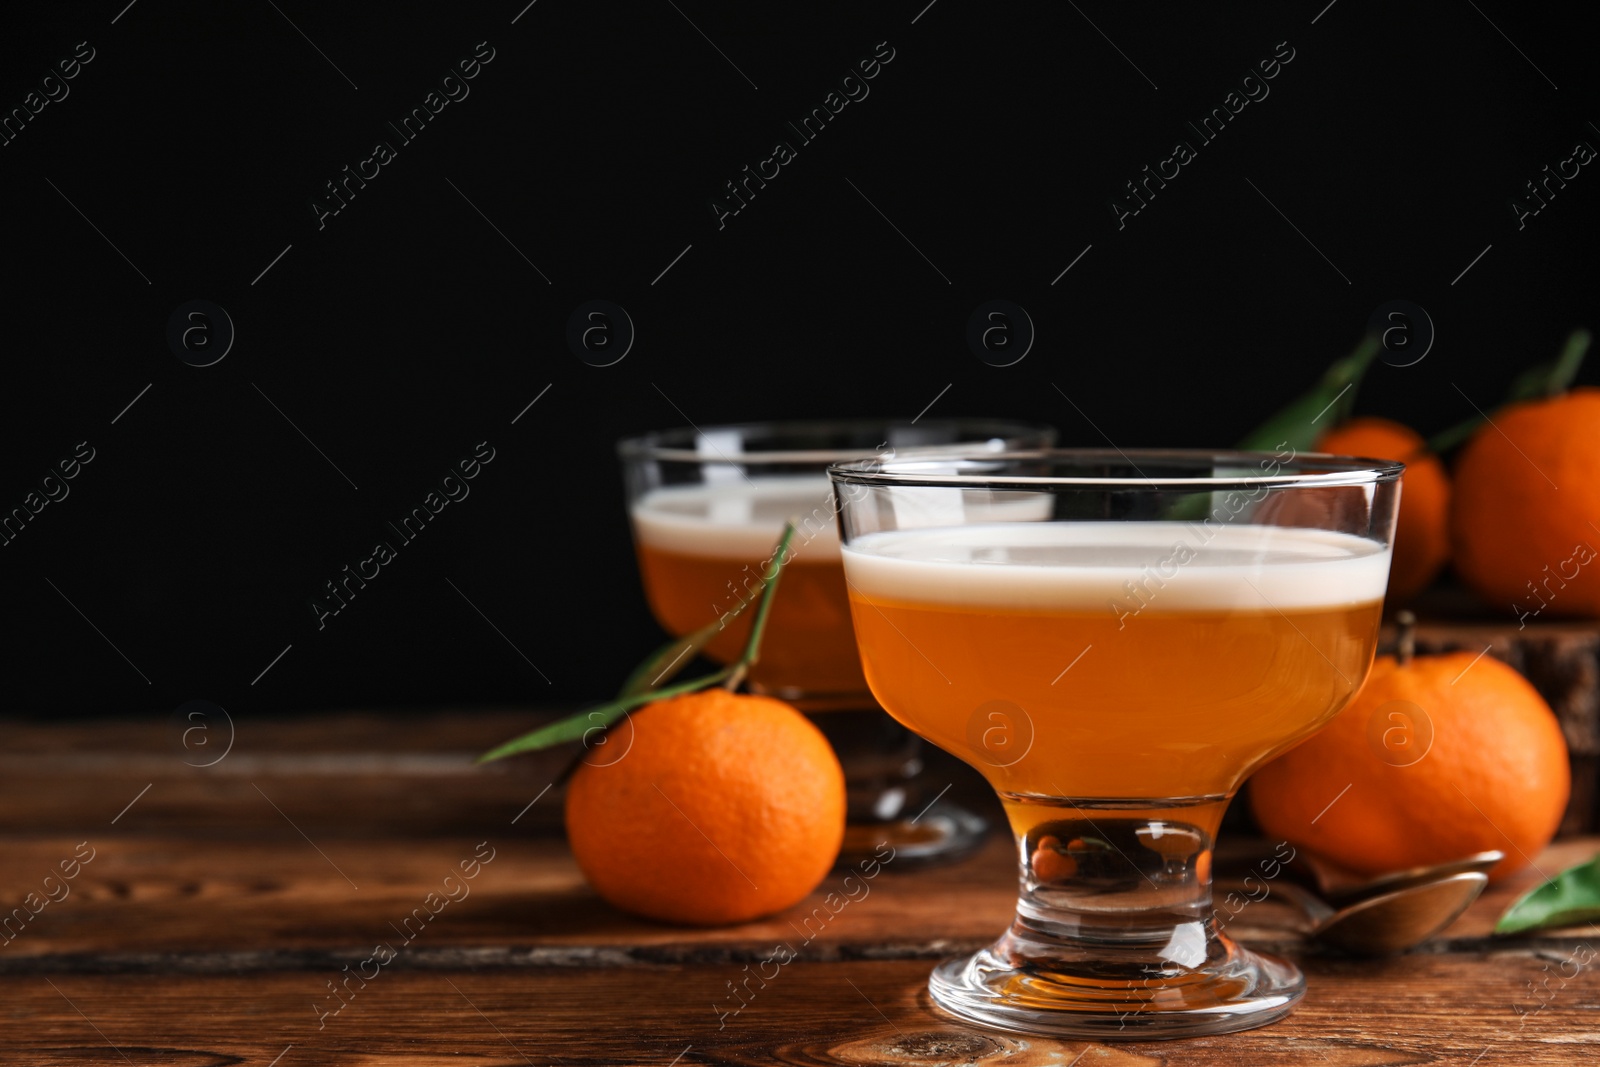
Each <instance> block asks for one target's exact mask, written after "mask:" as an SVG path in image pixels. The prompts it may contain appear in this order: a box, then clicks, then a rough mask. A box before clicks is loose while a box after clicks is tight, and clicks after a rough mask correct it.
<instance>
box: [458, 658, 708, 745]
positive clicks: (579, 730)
mask: <svg viewBox="0 0 1600 1067" xmlns="http://www.w3.org/2000/svg"><path fill="white" fill-rule="evenodd" d="M731 674H733V668H732V667H724V668H722V670H720V671H717V672H716V673H715V674H708V675H706V676H705V677H704V678H695V679H693V680H691V681H687V682H679V683H678V684H677V685H669V686H665V687H663V688H661V689H647V690H644V691H641V692H638V693H634V694H632V695H630V696H625V697H618V698H617V699H616V700H612V701H609V702H607V703H605V704H601V705H598V706H597V707H593V708H590V709H588V710H587V711H580V712H578V713H577V714H574V715H568V716H567V717H566V718H564V719H557V720H556V721H555V722H553V723H549V724H548V725H545V726H541V727H539V728H538V729H537V730H530V731H528V732H527V733H525V734H523V735H521V736H520V737H514V738H512V739H511V740H510V741H507V742H506V743H505V744H503V745H500V746H499V747H497V748H492V749H490V750H489V751H488V752H485V753H484V754H483V755H481V756H479V757H478V758H477V760H476V762H478V763H489V762H491V761H493V760H497V759H504V758H505V757H507V756H515V755H517V754H518V753H520V752H535V751H538V750H539V749H541V748H550V747H552V746H554V745H563V744H566V743H567V742H569V741H581V740H583V739H584V738H585V737H587V736H588V735H589V733H590V732H591V731H594V730H603V729H605V728H606V727H607V726H610V725H611V724H612V723H614V722H616V721H617V720H618V719H621V718H622V717H623V716H624V715H626V714H627V713H628V712H630V711H632V710H633V709H634V708H638V707H643V706H644V705H646V704H649V703H652V702H654V701H657V700H665V699H666V698H667V697H675V696H679V695H681V694H683V693H692V692H694V691H695V690H697V689H706V688H709V687H710V686H713V685H716V684H717V683H719V682H722V681H725V680H726V679H727V678H728V677H729V676H730V675H731Z"/></svg>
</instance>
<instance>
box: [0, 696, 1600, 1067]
mask: <svg viewBox="0 0 1600 1067" xmlns="http://www.w3.org/2000/svg"><path fill="white" fill-rule="evenodd" d="M525 719H526V715H524V714H519V713H517V712H514V711H510V712H504V713H495V714H486V713H474V714H473V715H471V716H466V715H459V716H457V715H450V714H447V713H441V714H436V715H431V716H420V717H419V716H399V715H395V716H383V715H337V716H327V717H321V718H318V719H315V720H307V721H300V722H283V723H272V724H260V725H249V724H236V725H237V727H238V736H237V738H236V744H235V747H234V749H233V750H232V751H230V753H229V755H228V756H227V757H226V758H224V759H223V760H221V761H220V762H218V763H217V764H216V765H215V766H212V767H209V768H195V767H192V766H188V765H186V763H185V762H184V760H185V759H186V758H188V759H193V758H194V757H193V753H192V752H188V751H186V750H185V749H183V747H182V746H181V745H175V744H173V743H172V739H171V737H170V736H169V734H168V732H167V731H166V729H165V727H164V726H162V725H159V724H158V726H154V727H148V728H144V727H137V726H130V725H128V724H126V723H123V724H120V725H116V724H109V723H106V724H92V723H91V724H77V725H71V726H51V725H45V724H29V723H25V722H19V723H13V724H11V725H12V729H11V730H10V731H8V735H7V736H8V737H9V738H11V744H10V745H9V746H8V750H7V752H6V754H5V755H4V756H3V757H0V843H3V853H0V855H3V860H0V908H6V909H16V908H21V909H22V918H20V919H19V918H17V917H16V912H15V911H12V912H11V914H12V916H13V918H12V920H11V923H10V925H9V926H8V927H7V928H6V931H7V935H8V936H7V937H6V938H5V939H0V994H3V996H0V1005H3V1006H0V1013H3V1018H4V1022H5V1025H4V1027H3V1028H0V1063H4V1064H7V1065H9V1064H22V1065H47V1064H48V1065H68V1064H70V1065H81V1064H122V1063H125V1064H129V1065H138V1067H145V1065H147V1064H166V1065H185V1067H187V1065H219V1067H220V1065H224V1064H253V1065H261V1067H268V1065H272V1064H274V1063H276V1064H277V1065H278V1067H301V1065H314V1064H358V1065H411V1064H440V1063H465V1064H481V1065H506V1064H540V1065H544V1064H569V1063H576V1064H613V1063H615V1064H657V1065H663V1067H666V1065H671V1064H673V1063H681V1064H691V1063H720V1064H757V1063H786V1064H990V1063H995V1064H998V1063H1005V1064H1015V1065H1023V1064H1034V1063H1053V1064H1062V1065H1066V1064H1071V1063H1074V1062H1076V1063H1079V1064H1190V1063H1194V1064H1200V1063H1208V1064H1259V1063H1263V1062H1267V1061H1269V1060H1271V1061H1273V1062H1280V1063H1285V1064H1299V1063H1305V1064H1323V1063H1333V1064H1411V1063H1460V1064H1469V1063H1474V1062H1476V1063H1479V1064H1495V1063H1504V1064H1555V1063H1582V1062H1593V1059H1594V1054H1595V1050H1596V1048H1597V1046H1600V978H1597V977H1596V975H1595V973H1594V970H1595V966H1594V964H1593V963H1592V962H1590V963H1589V964H1587V965H1585V966H1582V967H1578V966H1577V965H1576V964H1575V963H1573V962H1567V961H1573V960H1574V959H1589V958H1590V957H1591V956H1592V955H1593V952H1594V950H1595V949H1600V927H1594V926H1590V927H1583V928H1579V929H1572V930H1565V931H1557V932H1552V933H1547V934H1542V935H1537V936H1532V937H1521V938H1516V939H1505V940H1502V939H1495V938H1492V937H1491V936H1490V935H1489V931H1490V929H1491V927H1492V925H1493V922H1494V919H1495V918H1496V916H1498V914H1499V913H1500V911H1501V910H1502V909H1503V908H1504V907H1505V905H1506V904H1507V902H1508V901H1509V900H1511V899H1512V898H1514V896H1515V895H1516V894H1518V893H1519V892H1521V891H1522V890H1524V889H1525V888H1527V887H1528V886H1529V885H1531V884H1534V883H1535V882H1536V881H1537V878H1538V875H1537V874H1536V873H1534V872H1532V871H1528V872H1525V873H1524V874H1523V875H1520V876H1518V877H1516V878H1514V879H1512V880H1510V881H1508V882H1507V883H1506V884H1503V885H1498V886H1495V887H1493V888H1492V889H1491V890H1490V891H1489V892H1488V893H1487V894H1486V895H1485V896H1484V898H1483V899H1481V900H1480V901H1479V902H1478V903H1477V904H1476V905H1474V907H1473V909H1472V910H1471V911H1469V913H1468V914H1467V915H1466V916H1464V917H1463V918H1462V919H1461V920H1460V921H1459V922H1458V923H1457V924H1456V925H1455V926H1454V927H1453V928H1452V929H1451V930H1449V931H1447V933H1446V934H1445V935H1444V937H1442V938H1441V939H1439V940H1437V941H1435V942H1433V943H1432V944H1430V945H1428V946H1425V947H1424V948H1423V949H1420V950H1418V951H1416V952H1413V953H1411V954H1409V955H1406V956H1402V957H1399V958H1396V959H1391V960H1385V961H1364V960H1350V959H1345V958H1341V957H1338V956H1335V955H1332V954H1328V953H1324V952H1322V951H1320V950H1317V949H1315V948H1313V947H1309V946H1307V945H1306V944H1305V943H1304V942H1303V941H1302V940H1301V938H1300V936H1299V934H1298V932H1297V920H1296V918H1295V916H1294V914H1293V913H1292V912H1291V911H1289V910H1288V909H1286V908H1282V907H1280V906H1279V904H1278V902H1277V900H1276V899H1275V898H1273V897H1271V896H1269V897H1268V898H1267V899H1266V900H1263V901H1261V902H1259V903H1255V904H1251V905H1249V906H1248V907H1247V908H1246V909H1245V910H1244V911H1243V912H1241V913H1240V914H1239V916H1238V917H1237V918H1236V919H1235V920H1234V921H1233V923H1232V924H1231V926H1230V931H1231V932H1232V933H1234V934H1235V935H1236V936H1239V937H1240V938H1241V939H1243V940H1245V941H1246V942H1248V943H1250V944H1252V945H1256V946H1260V947H1265V948H1269V949H1272V950H1275V951H1281V952H1285V953H1287V954H1289V955H1291V956H1293V957H1294V958H1296V959H1297V960H1298V961H1299V962H1300V963H1301V965H1302V966H1303V967H1304V968H1305V970H1306V971H1307V974H1308V976H1309V979H1310V991H1309V993H1308V994H1307V996H1306V998H1305V1000H1304V1001H1303V1002H1302V1005H1301V1007H1300V1008H1299V1009H1298V1010H1297V1011H1296V1012H1295V1013H1294V1014H1293V1015H1292V1016H1290V1018H1289V1019H1288V1020H1286V1021H1284V1022H1283V1023H1280V1024H1278V1025H1276V1026H1273V1027H1269V1028H1266V1029H1263V1030H1259V1031H1254V1032H1251V1033H1247V1034H1240V1035H1230V1036H1227V1037H1219V1038H1214V1039H1204V1040H1193V1041H1181V1042H1168V1043H1132V1044H1124V1043H1103V1044H1102V1043H1096V1044H1089V1043H1084V1042H1055V1041H1048V1040H1040V1039H1036V1038H1020V1037H1016V1036H1007V1035H1004V1034H1001V1033H998V1032H992V1031H987V1030H983V1029H979V1028H975V1027H970V1026H967V1025H965V1024H961V1023H957V1022H955V1021H953V1020H951V1019H949V1018H948V1017H945V1016H943V1015H941V1014H939V1013H938V1012H936V1011H935V1010H933V1009H931V1008H930V1007H929V1006H928V1004H927V1002H926V999H925V994H924V991H923V990H924V984H925V981H926V977H927V973H928V969H929V967H930V966H931V964H932V962H933V961H934V960H936V959H939V958H942V957H944V956H947V955H951V954H954V953H957V952H962V951H970V950H971V949H973V948H976V947H978V946H979V945H981V944H983V943H985V942H987V941H988V940H991V939H992V938H993V937H994V936H995V935H996V934H997V933H998V932H999V931H1000V929H1001V928H1002V927H1003V926H1004V925H1005V923H1006V922H1007V920H1008V918H1009V916H1010V912H1011V907H1012V902H1013V883H1012V879H1013V871H1014V859H1013V856H1012V853H1011V846H1010V844H1009V842H1008V841H1006V840H1003V839H1001V838H998V837H997V838H995V839H993V840H991V841H990V842H989V843H988V844H987V845H986V846H985V848H984V849H983V850H982V851H981V852H980V853H978V854H976V855H974V856H972V857H970V858H969V859H967V860H965V861H964V862H962V863H959V864H955V865H952V866H948V867H942V868H930V869H920V870H907V869H897V868H896V866H895V864H894V863H893V862H892V861H891V862H889V863H888V864H887V865H886V866H885V867H884V869H883V872H882V874H880V875H879V876H878V877H877V878H876V879H874V880H873V881H872V882H871V883H870V892H869V893H868V894H867V895H866V896H865V897H864V898H862V899H860V900H857V901H854V902H852V903H850V904H849V905H848V906H846V907H845V908H844V909H843V910H842V911H839V912H838V913H837V914H832V913H829V912H828V911H827V909H825V908H822V907H821V900H822V896H823V895H824V894H825V893H826V892H828V891H829V890H830V889H831V888H837V886H836V885H835V884H834V883H836V882H838V881H839V880H840V879H841V878H842V876H843V875H842V872H835V873H834V874H833V875H830V877H829V879H827V880H826V881H825V882H824V883H823V885H822V887H820V889H819V890H818V892H817V893H816V894H814V895H813V897H812V898H811V899H810V900H808V901H806V902H804V903H802V904H800V905H798V906H797V907H795V908H793V909H790V911H788V912H786V913H784V914H782V915H778V916H774V917H772V918H769V919H765V920H762V921H759V922H755V923H749V924H746V925H743V926H739V927H732V928H726V929H719V930H710V931H707V930H696V929H688V928H679V927H670V926H663V925H659V924H654V923H647V922H643V921H640V920H636V919H631V918H629V917H627V916H624V915H621V914H619V913H617V912H615V911H613V910H612V909H611V908H609V907H608V906H607V905H605V904H604V903H603V902H601V901H599V900H598V899H597V898H596V897H595V896H594V895H593V894H592V893H591V892H590V891H589V890H588V889H587V887H586V886H585V885H584V884H583V881H582V879H581V877H580V876H579V873H578V871H577V869H576V867H575V865H574V864H573V862H572V860H571V857H570V855H569V854H568V852H567V850H566V848H565V846H564V844H563V843H562V841H561V839H560V836H559V833H558V825H559V813H560V790H559V787H557V788H552V789H549V790H548V791H546V790H545V787H546V786H547V785H549V784H550V782H551V781H552V780H553V778H554V777H555V771H557V770H559V762H558V761H556V760H549V761H545V762H544V763H540V762H538V761H521V762H513V763H511V764H507V765H505V766H498V767H494V768H475V767H473V766H472V765H471V762H470V754H471V753H472V752H474V751H477V750H480V749H481V748H482V747H484V746H485V745H486V744H487V743H490V742H493V741H495V740H497V739H500V738H502V737H504V736H507V735H508V734H509V733H510V732H512V731H513V730H515V729H517V728H520V727H521V726H522V725H523V724H524V721H525ZM213 751H215V750H213ZM971 787H972V783H971V782H970V781H967V780H962V781H961V782H959V783H956V784H955V786H954V788H955V789H956V790H957V791H965V790H968V789H970V788H971ZM975 795H978V796H981V794H975ZM530 802H531V806H530ZM1596 847H1600V842H1597V841H1596V840H1594V839H1573V840H1567V841H1563V842H1560V843H1558V844H1557V845H1556V846H1554V847H1553V848H1552V849H1551V850H1549V851H1548V852H1547V853H1546V854H1545V855H1543V856H1541V857H1539V860H1538V863H1539V866H1540V868H1542V869H1544V870H1545V871H1548V872H1554V871H1555V870H1558V869H1560V868H1561V867H1563V866H1565V865H1567V864H1570V863H1572V862H1577V861H1578V860H1581V859H1583V858H1586V857H1587V856H1589V855H1591V854H1593V852H1594V851H1595V849H1596ZM1270 848H1271V846H1270V845H1269V844H1267V843H1263V842H1249V841H1243V840H1236V841H1233V842H1230V843H1227V849H1226V852H1227V854H1228V857H1230V858H1231V861H1233V862H1247V861H1248V859H1249V858H1250V856H1251V855H1252V854H1253V853H1254V852H1255V851H1257V850H1259V851H1260V852H1261V853H1262V854H1265V853H1266V852H1268V851H1270ZM91 850H92V857H93V858H92V859H89V860H88V861H87V862H79V863H77V865H76V868H75V870H74V876H73V877H71V878H70V880H65V881H63V879H62V877H61V875H60V871H61V869H62V867H61V865H62V863H63V861H66V862H67V863H68V865H69V868H70V867H71V865H72V861H73V858H74V857H75V856H76V857H82V856H84V855H87V854H89V852H90V851H91ZM486 856H492V858H489V859H488V860H487V862H479V863H478V866H477V870H476V874H475V876H474V877H473V878H471V879H470V880H466V881H465V882H463V880H462V879H461V878H460V877H459V876H458V878H457V880H456V881H455V882H453V883H451V884H454V885H456V886H458V887H459V886H461V885H463V884H465V885H466V886H467V887H468V889H469V891H468V892H466V893H465V894H464V895H461V894H459V890H458V891H457V894H458V895H457V897H456V898H455V899H448V900H444V899H443V898H442V897H441V896H440V895H439V894H441V893H442V892H443V891H444V888H443V887H444V884H445V883H444V878H445V876H446V875H447V874H450V873H451V872H453V871H454V872H459V871H460V870H461V867H460V865H461V863H462V862H463V861H464V860H465V861H469V862H471V861H472V860H473V859H474V858H475V857H476V858H479V859H480V860H481V858H482V857H486ZM1222 862H1223V859H1222V858H1219V865H1220V864H1221V863H1222ZM52 871H54V872H57V875H56V877H55V878H54V879H52V880H50V881H48V882H47V881H46V878H47V876H49V875H50V874H51V873H52ZM47 893H48V894H50V896H51V899H48V901H46V899H45V898H46V894H47ZM430 893H432V894H435V896H434V897H432V898H430V897H429V894H430ZM30 894H32V897H30ZM430 900H431V907H430V904H429V902H430ZM35 909H36V911H37V913H36V914H35V913H34V911H35ZM408 935H409V936H408ZM779 943H783V944H786V945H788V946H790V948H791V949H792V950H793V951H794V952H795V953H796V956H797V958H796V960H795V962H793V963H791V964H789V965H787V966H785V967H784V968H783V969H782V971H781V972H780V973H779V975H778V976H777V977H776V978H774V979H772V980H771V981H770V982H768V983H767V985H766V986H765V987H764V988H762V989H760V990H759V992H758V993H757V994H756V995H755V997H754V998H753V999H751V1000H749V1002H748V1003H747V1004H745V1005H744V1007H743V1008H742V1009H741V1010H739V1011H738V1012H737V1013H734V1012H732V1011H731V1009H732V1008H734V1007H736V1006H737V1003H738V1002H736V1001H734V1000H733V999H732V998H731V995H730V993H729V989H728V983H730V982H737V981H740V980H742V979H743V977H744V976H745V973H746V972H745V971H744V968H745V967H746V965H750V964H754V963H756V962H758V961H760V960H762V959H764V958H766V957H767V956H768V955H769V954H770V953H771V952H772V950H773V948H774V947H775V946H776V945H777V944H779ZM380 944H382V945H388V946H390V947H391V949H392V951H393V953H394V955H393V958H392V960H389V961H388V962H386V963H384V964H382V965H377V964H375V963H373V962H372V961H373V959H374V956H375V948H376V947H377V946H378V945H380ZM1586 948H1587V949H1588V950H1589V951H1588V952H1587V953H1586V952H1585V951H1584V950H1585V949H1586ZM1574 971H1575V972H1576V973H1573V972H1574ZM362 974H365V975H367V976H369V977H368V978H367V979H363V978H362V977H360V976H361V975H362ZM1568 974H1571V975H1572V976H1571V977H1566V975H1568ZM336 984H337V985H339V986H340V992H339V993H335V992H334V990H333V987H334V985H336ZM335 1009H337V1010H335Z"/></svg>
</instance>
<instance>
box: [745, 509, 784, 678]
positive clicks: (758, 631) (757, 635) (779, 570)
mask: <svg viewBox="0 0 1600 1067" xmlns="http://www.w3.org/2000/svg"><path fill="white" fill-rule="evenodd" d="M792 540H794V523H792V522H786V523H784V524H783V536H781V537H779V538H778V547H777V548H774V549H773V550H772V559H771V564H772V565H771V566H770V567H768V568H767V573H766V574H764V575H762V576H761V580H762V581H763V582H765V583H766V584H765V585H764V586H763V587H762V589H761V603H760V604H759V605H758V606H757V607H756V621H755V622H754V623H752V624H751V626H750V640H748V641H746V642H745V645H744V655H743V656H742V657H740V663H741V664H742V665H743V666H745V667H747V668H748V667H753V666H755V663H756V660H758V659H759V658H760V657H761V637H762V635H763V634H765V633H766V631H767V612H768V611H770V610H772V597H773V595H774V594H776V593H777V591H778V579H779V578H782V577H783V565H784V564H785V563H788V562H789V542H790V541H792ZM740 610H743V609H742V608H741V609H740Z"/></svg>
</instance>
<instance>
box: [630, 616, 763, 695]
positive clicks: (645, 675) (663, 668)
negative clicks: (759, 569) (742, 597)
mask: <svg viewBox="0 0 1600 1067" xmlns="http://www.w3.org/2000/svg"><path fill="white" fill-rule="evenodd" d="M746 603H748V601H746ZM744 609H745V605H744V604H741V605H739V606H738V607H737V608H735V609H734V610H733V612H732V614H730V615H728V616H727V617H726V618H724V619H718V620H717V621H716V622H712V623H707V624H706V625H704V626H702V627H700V629H698V630H696V631H695V632H694V633H692V634H685V635H684V636H683V637H680V638H678V639H677V640H676V641H668V642H667V643H666V644H664V645H662V646H661V647H660V648H658V649H656V650H655V651H654V652H652V653H650V655H648V656H646V657H645V660H644V662H643V663H641V664H639V665H638V666H637V667H635V668H634V669H633V673H632V674H630V675H628V680H627V681H625V682H623V683H622V688H621V689H620V690H619V691H618V692H617V696H618V697H619V698H621V697H631V696H633V695H634V694H635V693H647V692H649V691H650V690H651V689H653V688H655V687H656V686H658V685H661V684H662V683H664V682H670V681H671V680H672V679H674V678H676V677H677V676H678V672H679V671H681V670H683V668H684V667H686V666H688V665H689V662H690V661H691V660H693V659H694V658H695V656H697V655H699V654H700V653H701V651H703V650H704V649H705V647H706V646H707V645H709V644H710V643H711V639H712V638H713V637H716V636H717V634H719V633H721V632H722V630H723V627H724V626H725V625H726V624H727V620H728V619H732V618H734V617H736V616H737V615H738V614H739V613H740V612H741V611H743V610H744Z"/></svg>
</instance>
